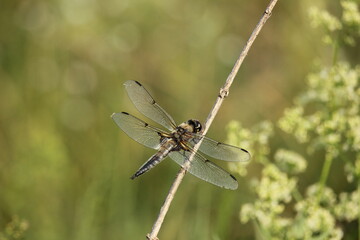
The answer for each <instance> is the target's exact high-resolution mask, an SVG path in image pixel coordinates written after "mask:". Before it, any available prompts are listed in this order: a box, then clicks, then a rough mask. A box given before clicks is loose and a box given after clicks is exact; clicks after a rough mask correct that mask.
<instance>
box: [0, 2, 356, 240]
mask: <svg viewBox="0 0 360 240" xmlns="http://www.w3.org/2000/svg"><path fill="white" fill-rule="evenodd" d="M344 3H345V5H343V6H341V5H340V3H339V2H338V1H336V0H332V1H325V0H323V1H316V3H315V2H314V1H310V0H303V1H279V3H278V5H277V6H276V8H275V10H274V13H273V15H272V17H271V19H270V20H269V21H268V22H267V23H266V25H265V27H264V29H263V31H262V32H261V33H260V35H259V38H258V39H257V40H256V42H255V44H254V46H253V48H252V49H251V51H250V53H249V55H248V56H247V58H246V60H245V62H244V64H243V66H242V68H241V69H240V72H239V75H238V77H237V80H236V81H235V82H234V84H233V86H232V88H231V91H230V95H229V97H228V98H227V100H226V101H225V103H224V104H223V106H222V108H221V110H220V112H219V114H218V115H217V118H216V121H215V122H214V124H213V125H212V126H211V129H210V132H209V136H210V137H213V138H215V139H218V140H223V139H224V138H225V136H226V134H225V133H224V128H225V127H224V126H225V125H226V123H227V122H229V121H230V120H231V119H236V120H238V121H240V122H242V125H240V124H238V125H237V126H238V127H240V126H244V127H246V128H250V129H251V130H244V129H243V130H241V131H240V133H239V134H241V135H240V136H241V138H240V140H239V141H238V142H236V143H239V144H240V143H242V141H245V142H244V144H241V145H239V146H242V147H244V148H247V147H249V150H251V152H252V153H253V154H254V161H252V162H251V163H250V164H249V165H247V168H245V167H244V166H240V167H239V166H233V167H234V170H236V169H239V168H241V172H240V173H241V174H242V175H246V174H247V175H250V176H254V177H255V176H258V175H259V174H261V173H263V174H264V175H266V177H267V178H268V179H267V180H266V179H265V180H263V181H260V182H263V183H264V184H266V185H267V186H269V187H281V188H282V189H283V188H286V187H291V188H293V187H294V188H297V186H298V185H295V186H294V183H298V182H299V183H301V181H296V180H294V179H293V176H289V175H287V174H286V173H283V171H291V174H303V175H297V176H299V178H300V176H301V179H302V180H303V181H305V184H307V183H309V181H312V180H313V178H312V177H311V176H313V174H314V172H315V175H316V174H319V173H318V169H317V167H318V166H320V164H321V163H322V161H321V160H322V159H323V158H322V156H321V155H316V156H315V157H314V159H313V160H312V161H311V163H310V161H308V164H307V165H309V166H307V168H306V171H304V170H305V169H304V167H306V166H304V163H303V161H302V160H301V159H302V158H301V156H304V158H305V159H307V160H308V157H307V156H306V155H304V154H302V153H301V152H300V151H301V147H299V145H298V144H296V143H294V142H295V141H294V140H293V139H292V140H288V141H286V143H287V144H289V147H284V145H285V144H284V141H283V138H285V136H283V135H278V134H277V133H278V130H277V128H275V127H274V126H273V124H272V123H271V122H273V121H276V120H277V119H279V118H280V117H281V116H282V115H283V111H284V109H285V108H288V107H290V103H291V101H292V99H293V98H294V96H295V95H297V94H298V93H299V92H300V91H301V90H304V88H305V86H304V83H303V78H304V76H305V74H307V73H308V72H310V71H312V70H313V68H314V61H313V60H314V59H315V60H317V59H318V58H319V56H323V57H324V59H326V60H325V62H331V63H332V62H336V63H337V62H338V61H337V59H341V58H344V59H347V63H341V64H340V63H339V64H336V65H335V64H334V66H331V67H328V68H326V69H327V70H326V69H324V70H323V71H313V72H314V73H315V74H316V73H319V72H323V74H325V76H324V78H326V74H327V75H333V74H336V73H337V71H338V70H336V69H338V68H339V69H342V70H343V71H346V69H348V70H350V72H352V73H351V74H357V71H358V70H356V68H354V67H352V66H353V65H354V63H357V62H358V60H359V54H358V47H359V45H357V44H356V43H357V41H358V40H357V39H358V37H356V36H358V35H356V34H355V33H356V31H358V28H356V27H357V26H358V25H357V24H356V21H357V19H358V17H357V15H356V14H357V11H355V10H354V7H353V6H354V3H351V2H348V1H347V2H342V4H344ZM266 4H267V2H264V1H235V0H230V1H227V2H226V3H224V2H220V1H207V0H198V1H169V0H156V1H145V0H132V1H130V0H109V1H99V0H74V1H69V0H53V1H45V0H30V1H29V0H28V1H25V0H15V1H14V0H3V1H1V7H0V232H1V234H2V235H1V237H2V238H6V239H11V238H14V237H15V235H16V236H18V237H20V238H24V239H53V240H57V239H59V240H63V239H86V240H92V239H141V238H144V236H145V235H146V233H147V232H148V231H150V229H151V226H152V224H153V221H154V220H155V218H156V216H157V214H158V211H159V208H160V206H161V204H162V202H163V199H164V197H165V195H166V193H167V191H168V189H169V187H170V184H171V182H172V180H173V178H174V176H175V174H176V172H177V170H178V166H177V165H176V164H174V163H172V162H171V161H164V162H163V163H162V164H161V165H160V166H158V167H157V168H154V169H153V170H151V171H150V172H149V173H147V174H145V175H144V176H142V177H141V178H139V179H137V180H135V181H131V180H129V177H130V176H131V175H132V174H133V173H134V171H136V169H137V168H138V167H139V166H140V165H141V164H142V163H143V162H144V161H145V160H146V159H147V158H148V157H149V156H151V154H152V153H153V152H152V151H150V150H147V149H145V148H144V147H142V146H139V145H138V144H136V143H134V142H133V141H132V140H130V139H128V138H127V136H125V134H123V133H122V132H121V130H120V129H118V128H117V127H116V125H115V124H114V123H113V122H112V120H111V119H110V115H111V114H112V113H113V112H119V111H129V112H131V113H134V114H135V115H136V114H138V113H136V110H135V109H134V108H133V106H132V105H131V103H130V101H129V100H128V99H127V96H126V94H125V91H124V89H123V86H122V84H123V82H125V81H126V80H128V79H134V80H138V81H140V82H142V83H143V84H144V85H145V86H146V87H147V89H149V90H150V91H151V93H152V95H153V96H154V97H155V98H156V100H157V101H158V102H159V104H160V105H161V106H163V107H164V108H165V109H166V110H167V111H168V112H169V113H170V114H171V115H173V117H174V119H176V120H177V121H178V122H182V121H184V120H186V119H189V118H198V119H200V120H203V119H205V118H206V115H207V114H208V112H209V110H210V108H211V106H212V104H213V101H214V100H215V97H216V96H217V93H218V90H219V88H220V87H221V85H222V84H223V83H224V81H225V79H226V77H227V75H228V73H229V72H230V70H231V68H232V65H233V63H234V61H235V59H236V57H237V55H238V54H239V52H240V51H241V49H242V47H243V45H244V42H245V41H246V39H247V38H248V36H249V35H250V33H251V31H252V29H253V28H254V26H255V24H256V23H257V21H258V19H259V17H260V15H261V14H262V13H263V11H264V9H265V7H266ZM315 4H316V7H318V9H326V8H328V9H331V11H329V12H331V13H333V14H334V16H332V17H331V18H333V19H335V18H336V19H338V20H337V22H338V24H336V23H335V29H333V30H331V31H330V30H329V29H328V28H322V29H323V31H325V34H327V35H329V39H336V38H338V41H334V42H335V43H338V45H337V46H334V44H333V43H332V42H331V41H330V42H329V41H328V43H329V44H332V46H334V47H333V49H330V50H329V48H327V47H324V46H323V45H322V43H321V41H319V39H320V38H323V32H321V31H319V30H315V31H314V30H312V29H311V27H310V25H311V24H317V25H319V24H320V25H324V24H325V25H326V21H327V20H326V18H327V17H326V16H325V17H324V19H323V18H321V17H317V18H312V19H309V17H308V11H309V9H313V7H314V5H315ZM342 7H343V8H344V9H345V8H346V9H348V10H347V11H346V14H343V15H341V14H340V13H341V9H342ZM312 14H313V15H315V16H318V15H322V11H320V10H316V11H314V12H313V13H312ZM339 16H342V17H343V18H344V19H342V17H339ZM316 19H317V23H316V21H315V20H316ZM313 21H315V23H313ZM334 36H335V37H334ZM342 40H344V44H348V43H349V44H350V45H352V46H343V45H342V44H343V43H342V42H341V41H342ZM345 40H346V41H345ZM340 43H341V44H340ZM334 52H336V54H334ZM328 59H330V60H328ZM315 65H316V63H315ZM321 69H322V68H321ZM346 74H348V73H346ZM351 74H350V75H349V76H350V77H351V76H352V75H351ZM334 76H335V75H334ZM346 76H348V75H346ZM346 78H347V77H346ZM340 80H341V82H339V83H336V84H335V85H336V86H337V85H339V84H347V83H346V81H345V80H344V78H343V77H342V78H340ZM313 84H315V85H316V84H317V83H316V82H314V83H313ZM320 85H322V84H321V83H320ZM320 85H319V90H320V88H321V86H320ZM329 87H330V86H328V87H327V88H329ZM334 94H335V93H334ZM343 97H345V96H343ZM349 97H350V96H349ZM299 101H300V100H299ZM317 104H321V103H314V104H312V105H314V106H313V107H316V106H315V105H317ZM326 107H327V106H326V105H324V106H323V108H326ZM334 107H336V106H334ZM310 110H311V109H310ZM310 110H305V112H304V114H305V113H306V114H308V112H307V111H310ZM287 111H290V113H291V110H287ZM309 113H311V111H310V112H309ZM299 117H302V114H301V113H300V116H299ZM329 117H330V116H329ZM333 117H336V115H334V116H333ZM264 119H266V120H267V121H266V122H263V121H264ZM328 120H329V124H330V125H331V119H328ZM333 120H334V119H333ZM258 122H262V123H260V124H255V127H251V126H252V125H253V123H258ZM306 122H307V120H303V123H306ZM296 124H297V123H295V125H294V126H293V127H294V128H293V129H290V128H289V131H296V132H298V131H299V132H300V135H301V131H305V130H304V129H301V128H299V126H298V125H296ZM344 124H345V125H346V124H347V125H346V126H347V127H349V126H350V124H353V125H354V126H356V124H357V123H356V121H354V122H353V123H350V122H347V123H342V126H345V125H344ZM324 127H325V126H324ZM347 130H348V132H342V135H341V136H340V137H345V136H347V134H350V135H351V131H350V130H349V129H347ZM323 131H324V132H325V133H326V132H327V131H332V132H333V127H332V126H326V127H325V128H324V129H323V130H321V131H320V130H319V132H316V131H313V129H309V132H306V133H308V134H311V135H309V136H308V137H309V138H308V140H309V141H312V140H314V141H315V139H316V140H319V141H320V143H321V141H330V140H331V139H327V138H324V136H325V135H323V134H322V132H323ZM290 134H291V135H297V134H294V133H290ZM313 134H315V137H314V138H313V137H312V135H313ZM316 134H317V135H316ZM231 135H233V138H234V139H236V138H237V132H232V133H229V136H231ZM351 136H355V135H351ZM242 137H244V138H245V140H244V139H243V138H242ZM336 137H338V136H335V140H334V141H335V143H336V141H337V142H338V141H339V140H337V139H336ZM229 138H230V137H229ZM246 139H249V140H246ZM230 140H231V139H230ZM306 140H307V139H306ZM231 141H233V140H231ZM351 141H354V142H350V139H348V141H347V142H346V144H348V145H349V147H352V146H355V145H354V144H355V141H357V140H356V138H355V137H354V138H352V140H351ZM340 142H341V143H344V146H345V141H344V142H343V140H342V139H341V141H340ZM307 143H308V145H309V146H310V145H311V144H310V143H309V142H307ZM273 147H276V148H273ZM272 149H279V150H278V151H277V152H276V155H275V156H276V157H275V159H277V160H276V161H277V163H278V164H279V166H278V165H277V163H273V164H272V165H269V166H268V167H267V168H266V169H264V170H262V166H263V165H264V164H268V163H270V162H271V161H270V159H271V156H272V154H274V153H273V152H272ZM290 149H291V152H293V151H296V150H299V152H300V153H301V154H300V155H301V156H300V157H299V156H298V155H296V154H292V153H290V154H289V150H290ZM340 150H341V152H339V153H343V151H344V149H339V151H340ZM349 154H350V153H349ZM339 155H340V156H343V155H342V154H339ZM345 158H347V159H348V158H349V157H348V155H346V156H345ZM316 160H318V161H316ZM284 162H286V163H284ZM357 162H358V161H357ZM357 162H354V161H349V163H348V164H347V165H346V167H345V168H346V169H347V170H346V174H347V176H348V177H349V178H351V177H353V181H354V182H355V179H356V178H355V176H356V174H357V172H358V169H359V167H360V166H359V164H358V163H357ZM333 164H336V161H334V162H333ZM305 165H306V164H305ZM277 168H279V169H277ZM311 169H314V171H313V172H308V171H309V170H311ZM278 174H279V176H277V175H278ZM333 174H334V175H330V176H334V177H333V179H334V181H333V182H332V183H333V184H334V183H335V185H336V189H335V190H336V191H335V190H334V191H335V192H336V193H337V194H338V192H339V191H340V190H341V192H344V194H340V195H339V201H338V202H337V204H336V207H335V208H334V212H335V213H336V220H338V219H346V220H351V219H353V218H354V216H351V213H353V214H355V213H354V212H351V211H350V210H349V209H351V208H353V205H351V203H354V201H355V199H356V195H354V194H352V193H351V191H352V190H353V189H352V187H349V186H348V185H345V184H344V181H345V180H341V179H342V173H340V171H339V172H335V173H333ZM316 176H318V175H316ZM343 178H345V177H343ZM279 179H281V180H283V181H284V182H282V183H281V184H283V185H279V186H277V184H278V183H277V181H278V180H279ZM331 179H332V178H330V177H329V178H328V180H329V181H330V180H331ZM306 181H308V182H306ZM239 182H240V187H239V190H237V191H226V190H223V189H220V188H216V187H214V186H211V185H210V184H207V183H205V182H202V181H200V180H198V179H196V178H193V177H191V176H187V177H186V178H185V181H184V182H183V183H182V186H181V187H180V189H179V191H178V193H177V195H176V197H175V200H174V202H173V205H172V207H171V209H170V211H169V214H168V216H167V218H166V221H165V223H164V225H163V228H162V230H161V232H160V235H159V237H160V239H189V240H191V239H253V238H254V237H253V236H254V235H253V234H254V232H253V231H252V230H251V228H249V227H248V226H247V225H244V224H242V223H240V221H239V219H238V211H239V208H240V206H241V205H242V203H244V202H249V201H253V203H256V202H255V201H254V198H253V196H252V194H251V191H250V190H251V189H250V188H249V186H248V185H246V184H244V182H246V181H245V180H244V179H240V180H239ZM254 184H255V183H254ZM354 184H355V183H354ZM342 188H346V189H342ZM254 189H256V191H258V192H262V193H261V194H262V196H263V197H266V198H269V197H271V196H267V195H266V193H265V192H263V190H262V189H261V188H260V187H256V188H254ZM322 189H323V190H322V192H323V195H324V194H325V193H326V189H327V188H325V187H324V186H323V187H322ZM289 190H291V189H289ZM289 190H287V191H289ZM300 190H301V189H300ZM345 190H346V191H345ZM288 198H289V196H288V193H287V192H285V193H284V194H282V195H278V196H277V199H278V200H281V199H285V200H287V199H288ZM275 204H277V203H275ZM290 204H291V203H290ZM304 204H308V203H307V202H306V203H305V202H304ZM304 204H303V205H304ZM271 206H272V205H265V206H262V207H264V208H265V207H267V208H269V207H271ZM299 208H301V206H299ZM274 210H276V211H280V210H281V209H279V208H278V206H277V205H276V206H275V209H274ZM325 210H326V209H325ZM274 214H275V213H274ZM319 214H322V215H325V214H323V212H321V213H319ZM331 214H332V215H331V216H334V215H333V213H331ZM14 216H18V217H17V218H15V217H14ZM272 216H275V215H272ZM277 224H278V225H279V226H282V225H281V224H283V225H284V224H286V223H284V222H278V223H277ZM354 228H355V227H353V226H352V228H351V227H349V229H354ZM336 229H341V228H336ZM15 232H16V234H15V235H14V234H13V233H15ZM349 234H351V232H350V233H349Z"/></svg>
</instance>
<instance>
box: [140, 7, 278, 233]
mask: <svg viewBox="0 0 360 240" xmlns="http://www.w3.org/2000/svg"><path fill="white" fill-rule="evenodd" d="M277 1H278V0H271V1H270V3H269V5H268V6H267V8H266V10H265V12H264V14H263V15H262V16H261V18H260V21H259V23H258V24H257V25H256V27H255V29H254V30H253V32H252V34H251V36H250V38H249V40H248V41H247V42H246V44H245V46H244V48H243V50H242V51H241V53H240V56H239V58H238V59H237V60H236V63H235V65H234V67H233V69H232V71H231V73H230V74H229V76H228V78H227V79H226V82H225V84H224V86H223V87H222V88H221V89H220V92H219V95H218V97H217V99H216V101H215V104H214V106H213V108H212V109H211V111H210V114H209V115H208V117H207V119H206V122H205V124H204V128H203V129H204V130H203V132H202V134H203V135H205V134H206V133H207V131H208V129H209V127H210V125H211V123H212V122H213V120H214V118H215V116H216V114H217V112H218V111H219V109H220V106H221V104H222V102H223V101H224V99H225V98H226V97H227V96H228V95H229V89H230V86H231V84H232V83H233V81H234V78H235V76H236V74H237V72H238V71H239V68H240V66H241V64H242V62H243V61H244V59H245V57H246V55H247V54H248V52H249V50H250V48H251V46H252V44H253V42H254V41H255V39H256V37H257V35H258V34H259V32H260V31H261V29H262V27H263V26H264V24H265V22H266V21H267V20H268V19H269V17H270V16H271V13H272V10H273V8H274V6H275V5H276V3H277ZM201 142H202V139H201V140H200V141H199V142H198V143H197V144H196V145H195V146H194V153H195V152H197V150H198V149H199V147H200V144H201ZM194 153H193V154H191V155H190V157H189V161H187V162H186V163H185V164H184V165H183V166H182V168H181V169H180V171H179V172H178V174H177V175H176V178H175V180H174V182H173V184H172V186H171V188H170V190H169V193H168V195H167V197H166V199H165V202H164V204H163V206H162V207H161V210H160V213H159V216H158V218H157V220H156V222H155V223H154V226H153V228H152V230H151V233H150V234H148V235H147V236H146V237H147V239H149V240H158V237H157V235H158V233H159V231H160V228H161V225H162V223H163V221H164V218H165V215H166V213H167V211H168V210H169V207H170V204H171V202H172V200H173V198H174V195H175V193H176V191H177V189H178V187H179V185H180V183H181V181H182V179H183V178H184V176H185V174H186V171H187V169H189V167H190V164H191V161H192V158H193V156H194Z"/></svg>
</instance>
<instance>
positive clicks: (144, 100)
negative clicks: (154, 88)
mask: <svg viewBox="0 0 360 240" xmlns="http://www.w3.org/2000/svg"><path fill="white" fill-rule="evenodd" d="M124 85H125V89H126V91H127V93H128V95H129V98H130V99H131V101H132V102H133V103H134V105H135V107H136V108H137V110H139V112H141V113H142V114H144V115H145V116H146V117H148V118H150V119H151V120H153V121H155V122H157V123H159V124H161V125H162V126H164V127H165V128H167V129H169V130H171V131H172V130H174V129H175V128H176V124H175V121H174V120H173V119H172V117H171V116H170V115H169V114H168V113H167V112H166V111H165V110H164V109H163V108H162V107H160V105H159V104H157V103H156V102H155V100H154V99H153V98H152V97H151V95H150V94H149V92H148V91H147V90H146V89H145V88H144V87H143V86H142V85H141V84H140V83H139V82H137V81H133V80H129V81H126V82H125V83H124Z"/></svg>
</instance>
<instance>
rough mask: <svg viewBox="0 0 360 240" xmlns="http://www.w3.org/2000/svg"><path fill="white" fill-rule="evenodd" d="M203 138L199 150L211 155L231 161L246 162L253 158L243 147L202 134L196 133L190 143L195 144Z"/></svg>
mask: <svg viewBox="0 0 360 240" xmlns="http://www.w3.org/2000/svg"><path fill="white" fill-rule="evenodd" d="M201 138H203V141H202V142H201V145H200V148H199V150H200V151H201V152H203V153H205V154H206V155H208V156H210V157H213V158H216V159H219V160H223V161H231V162H246V161H249V160H250V158H251V156H250V153H249V152H248V151H247V150H245V149H243V148H239V147H235V146H232V145H229V144H226V143H221V142H217V141H215V140H213V139H211V138H208V137H205V136H201V135H196V137H194V138H193V139H192V140H191V141H190V143H191V144H192V145H195V144H196V143H197V142H199V140H200V139H201Z"/></svg>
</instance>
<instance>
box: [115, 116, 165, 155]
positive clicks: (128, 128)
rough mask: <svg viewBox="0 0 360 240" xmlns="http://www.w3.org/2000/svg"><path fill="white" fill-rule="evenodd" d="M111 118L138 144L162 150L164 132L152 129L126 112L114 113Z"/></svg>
mask: <svg viewBox="0 0 360 240" xmlns="http://www.w3.org/2000/svg"><path fill="white" fill-rule="evenodd" d="M111 117H112V119H114V121H115V123H116V124H117V125H118V126H119V127H120V128H121V129H122V130H123V131H124V132H125V133H126V134H127V135H128V136H129V137H131V138H132V139H134V140H135V141H137V142H138V143H141V144H143V145H145V146H146V147H149V148H153V149H159V148H160V137H161V135H160V134H161V133H163V131H162V130H160V129H157V128H155V127H152V126H150V125H149V124H147V123H146V122H144V121H142V120H141V119H138V118H137V117H134V116H132V115H130V114H129V113H126V112H121V113H114V114H113V115H112V116H111Z"/></svg>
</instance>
